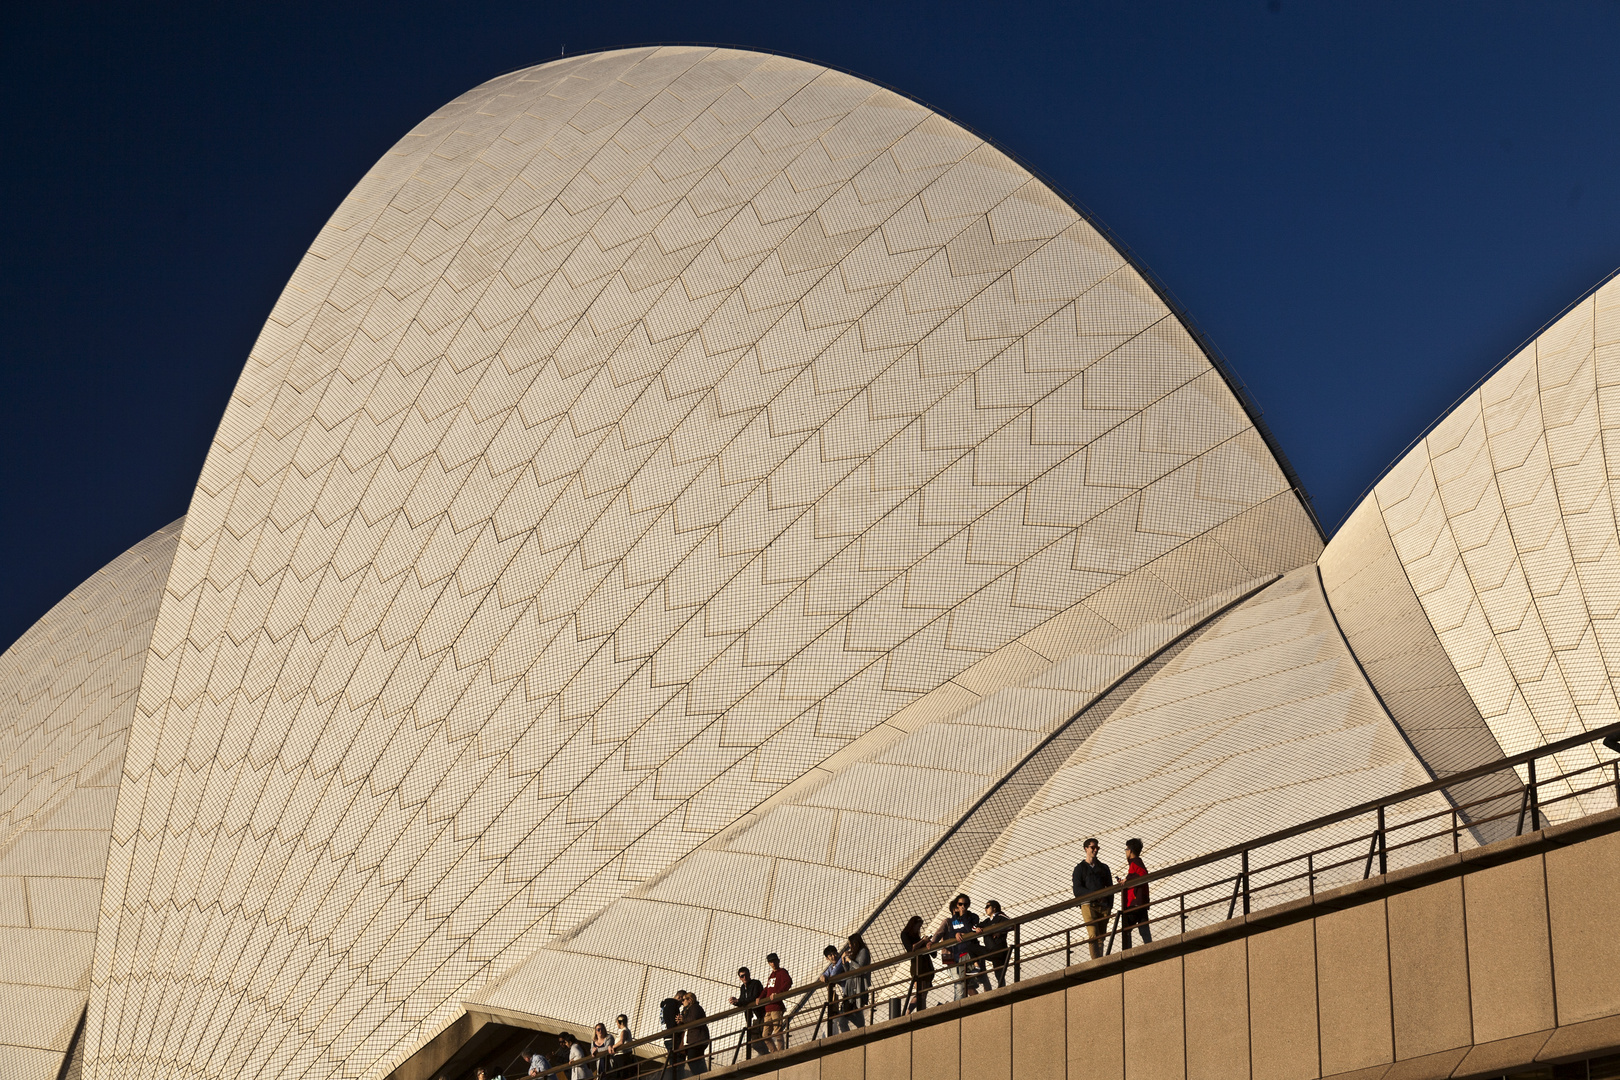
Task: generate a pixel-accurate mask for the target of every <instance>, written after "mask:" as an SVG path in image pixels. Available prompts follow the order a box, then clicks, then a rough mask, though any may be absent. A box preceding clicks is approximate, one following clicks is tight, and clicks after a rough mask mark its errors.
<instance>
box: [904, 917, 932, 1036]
mask: <svg viewBox="0 0 1620 1080" xmlns="http://www.w3.org/2000/svg"><path fill="white" fill-rule="evenodd" d="M922 928H923V917H922V916H921V915H913V916H912V917H911V918H910V919H909V920H908V921H907V922H906V926H905V929H904V930H901V931H900V945H901V947H902V948H904V949H905V950H906V952H908V953H910V954H911V994H910V996H909V997H908V998H907V999H906V1008H905V1011H906V1012H908V1013H914V1012H922V1011H923V1010H924V1009H926V1008H928V991H930V990H932V989H933V988H934V954H933V949H932V944H931V943H928V942H924V941H923V934H922Z"/></svg>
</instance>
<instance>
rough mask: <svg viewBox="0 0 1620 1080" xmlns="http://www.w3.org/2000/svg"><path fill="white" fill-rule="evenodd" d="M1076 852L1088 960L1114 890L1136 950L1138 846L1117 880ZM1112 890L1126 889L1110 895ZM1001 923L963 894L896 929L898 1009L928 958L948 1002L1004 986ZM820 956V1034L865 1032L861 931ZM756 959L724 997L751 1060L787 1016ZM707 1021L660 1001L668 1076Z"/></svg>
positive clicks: (539, 1063)
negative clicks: (904, 971) (902, 979)
mask: <svg viewBox="0 0 1620 1080" xmlns="http://www.w3.org/2000/svg"><path fill="white" fill-rule="evenodd" d="M1081 848H1082V850H1083V851H1084V853H1085V858H1084V859H1083V860H1082V861H1081V862H1079V863H1077V864H1075V867H1074V881H1073V884H1074V895H1075V898H1076V899H1079V898H1081V897H1086V896H1090V897H1091V898H1090V899H1089V900H1085V901H1084V902H1082V903H1081V905H1080V917H1081V919H1082V921H1083V922H1084V924H1085V928H1086V940H1087V944H1088V945H1089V946H1090V949H1091V955H1092V958H1093V959H1095V958H1097V957H1100V956H1102V955H1103V952H1104V948H1105V945H1106V939H1107V936H1108V921H1109V919H1110V918H1112V916H1113V909H1114V895H1115V893H1116V892H1122V893H1123V894H1124V895H1123V898H1122V899H1123V903H1122V905H1121V911H1120V927H1119V929H1120V933H1121V937H1122V947H1123V948H1126V949H1129V948H1130V947H1131V944H1132V942H1131V938H1132V935H1133V933H1140V934H1141V937H1142V942H1143V944H1147V943H1150V942H1152V940H1153V934H1152V931H1151V930H1150V929H1149V924H1148V903H1149V899H1148V886H1147V882H1146V881H1142V882H1140V883H1138V884H1131V881H1132V879H1133V878H1146V877H1147V872H1148V871H1147V867H1146V865H1145V864H1143V862H1142V841H1141V840H1138V839H1135V838H1132V839H1130V840H1127V841H1125V873H1124V874H1122V875H1119V876H1118V877H1115V876H1114V873H1113V871H1112V870H1111V869H1110V868H1109V866H1108V864H1107V863H1105V862H1103V861H1102V860H1101V859H1100V858H1098V854H1099V852H1100V850H1101V844H1100V843H1099V842H1098V841H1097V838H1096V837H1091V838H1089V839H1087V840H1086V842H1085V843H1084V844H1082V845H1081ZM1116 885H1125V886H1126V888H1124V889H1115V888H1114V886H1116ZM1104 890H1108V891H1104ZM1008 921H1010V920H1009V919H1008V916H1007V914H1006V913H1005V912H1004V911H1003V910H1002V907H1001V904H1000V902H999V901H996V900H990V901H987V902H986V903H985V905H984V917H983V918H982V919H981V918H980V917H979V916H978V915H977V914H975V913H974V911H973V901H972V898H971V897H969V896H968V895H967V894H966V893H958V894H957V895H956V897H955V898H954V899H952V901H951V906H950V914H948V915H947V916H946V917H945V918H944V919H943V920H942V921H941V922H940V924H939V927H938V928H937V929H936V930H935V931H934V932H933V934H931V935H929V936H927V937H926V938H925V937H924V936H923V926H924V923H923V917H922V916H921V915H913V916H912V917H911V919H910V921H908V922H907V923H906V925H905V928H904V929H903V930H901V931H900V941H901V944H902V946H903V947H904V949H905V951H906V953H907V954H908V955H909V956H910V961H911V971H910V977H911V983H910V986H909V988H908V992H907V995H906V1000H905V1005H904V1009H903V1011H904V1012H908V1013H911V1012H920V1011H922V1010H923V1009H926V1008H927V1007H928V995H929V993H930V992H931V991H932V989H933V986H934V977H935V972H936V968H935V966H934V956H935V954H936V953H937V954H938V957H939V963H940V966H941V967H943V968H945V969H946V970H947V971H949V972H952V975H951V987H952V999H953V1000H961V999H962V998H964V997H968V996H970V995H972V994H977V993H981V992H984V991H988V990H990V989H991V985H990V980H991V978H992V976H993V977H994V978H995V981H996V986H998V987H1000V986H1006V985H1007V968H1008V966H1009V962H1010V961H1011V960H1012V950H1011V949H1009V948H1008V946H1007V936H1008V935H1007V931H1005V930H1002V931H999V932H998V931H996V930H995V927H996V926H997V925H998V924H1000V923H1005V922H1008ZM822 956H823V958H824V960H825V961H826V966H825V967H824V968H822V971H821V976H820V978H819V980H818V982H819V984H820V985H822V986H823V987H825V988H826V992H827V1011H826V1018H827V1033H828V1034H829V1035H834V1034H838V1033H839V1032H843V1031H850V1030H852V1029H854V1028H858V1027H865V1026H866V1015H865V1014H866V1009H867V1008H868V1007H869V1006H870V1005H871V995H872V976H871V973H870V972H867V971H866V970H864V969H866V968H868V967H870V966H871V964H872V951H871V949H869V948H868V947H867V945H866V942H865V940H863V939H862V937H861V935H860V934H859V933H855V934H851V935H850V936H849V939H848V940H847V941H846V942H845V943H844V945H843V947H842V948H840V947H838V946H837V945H828V946H827V947H826V948H825V949H824V950H822ZM765 963H766V964H767V965H768V967H769V971H768V973H767V974H766V977H765V981H764V982H761V981H760V980H759V979H756V978H754V976H753V974H752V973H751V972H750V971H749V969H748V968H745V967H743V968H738V969H737V993H736V994H735V995H733V996H732V997H731V998H730V999H728V1000H729V1002H730V1004H731V1005H732V1007H734V1008H738V1009H742V1010H743V1017H744V1023H745V1026H746V1031H747V1034H746V1037H745V1040H744V1046H745V1047H746V1049H747V1054H748V1057H750V1058H752V1057H753V1056H754V1055H755V1054H773V1053H779V1052H781V1051H783V1050H785V1049H787V1046H788V1020H789V1016H788V1012H787V1008H786V1001H785V1000H784V999H785V997H786V995H787V993H788V991H790V990H791V989H792V988H793V976H792V975H790V974H789V973H788V971H787V969H786V968H784V967H783V966H782V961H781V958H780V957H778V956H777V955H776V954H775V953H770V954H768V955H767V956H766V957H765ZM707 1018H708V1014H707V1013H705V1012H704V1010H703V1006H702V1004H700V1003H699V1002H698V999H697V995H696V994H694V993H692V992H691V991H688V990H678V991H676V992H675V994H674V996H673V997H668V998H665V999H664V1000H663V1002H662V1003H661V1015H660V1020H661V1021H662V1022H663V1025H664V1029H665V1031H666V1032H667V1034H668V1037H667V1038H665V1039H664V1048H665V1050H666V1051H668V1054H669V1059H668V1060H669V1062H670V1063H671V1064H672V1065H673V1067H674V1068H673V1076H672V1080H679V1078H680V1077H682V1076H683V1075H687V1076H698V1075H701V1074H702V1073H704V1072H706V1071H708V1068H709V1042H710V1040H709V1027H708V1025H707V1024H706V1023H703V1021H704V1020H706V1019H707ZM633 1039H634V1036H633V1035H632V1034H631V1033H630V1025H629V1020H628V1018H627V1017H625V1016H624V1015H623V1014H620V1016H619V1017H618V1018H617V1019H616V1021H615V1027H614V1029H613V1030H611V1031H610V1030H609V1029H608V1026H607V1025H606V1024H597V1025H596V1030H595V1032H594V1033H593V1035H592V1037H591V1040H590V1041H589V1042H588V1043H586V1042H582V1041H581V1040H579V1039H576V1038H574V1036H573V1035H571V1034H569V1033H567V1032H564V1033H563V1034H562V1035H561V1036H560V1037H559V1040H558V1050H557V1058H556V1059H555V1061H552V1060H549V1059H548V1058H547V1057H546V1056H545V1055H544V1054H542V1053H538V1052H535V1053H531V1054H529V1055H528V1060H529V1075H530V1076H538V1075H540V1074H541V1073H543V1072H545V1071H546V1069H548V1068H550V1067H552V1065H553V1064H556V1065H561V1064H563V1063H564V1062H567V1063H569V1064H570V1066H571V1067H570V1068H569V1070H568V1073H567V1078H568V1080H593V1078H599V1077H618V1076H624V1077H630V1076H634V1075H635V1071H636V1059H635V1055H634V1054H633V1053H632V1051H631V1049H630V1043H631V1042H632V1041H633ZM683 1069H684V1072H683ZM478 1080H502V1078H500V1077H494V1078H490V1077H487V1076H486V1075H485V1072H484V1070H483V1069H479V1070H478Z"/></svg>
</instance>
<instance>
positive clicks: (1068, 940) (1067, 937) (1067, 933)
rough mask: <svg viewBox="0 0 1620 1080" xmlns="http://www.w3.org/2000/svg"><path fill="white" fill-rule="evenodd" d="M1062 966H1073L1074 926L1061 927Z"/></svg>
mask: <svg viewBox="0 0 1620 1080" xmlns="http://www.w3.org/2000/svg"><path fill="white" fill-rule="evenodd" d="M1063 966H1064V967H1073V966H1074V927H1072V926H1065V927H1064V928H1063Z"/></svg>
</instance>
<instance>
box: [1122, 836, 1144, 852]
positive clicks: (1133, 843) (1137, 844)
mask: <svg viewBox="0 0 1620 1080" xmlns="http://www.w3.org/2000/svg"><path fill="white" fill-rule="evenodd" d="M1125 850H1126V851H1129V852H1130V853H1131V854H1132V855H1137V856H1140V855H1141V854H1142V841H1140V840H1138V839H1137V838H1136V837H1134V836H1133V837H1131V838H1130V839H1129V840H1127V841H1125Z"/></svg>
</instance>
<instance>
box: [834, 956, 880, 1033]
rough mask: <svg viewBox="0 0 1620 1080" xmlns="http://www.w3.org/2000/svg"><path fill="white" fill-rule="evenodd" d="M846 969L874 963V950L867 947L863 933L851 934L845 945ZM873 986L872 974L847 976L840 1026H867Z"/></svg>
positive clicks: (854, 968) (845, 1027)
mask: <svg viewBox="0 0 1620 1080" xmlns="http://www.w3.org/2000/svg"><path fill="white" fill-rule="evenodd" d="M842 960H843V962H844V970H845V971H854V970H856V969H858V968H863V967H867V966H868V965H870V964H871V963H872V950H870V949H868V948H867V947H866V942H865V941H864V940H862V938H861V935H860V934H858V933H856V934H851V935H849V941H848V942H847V943H846V944H845V945H844V952H843V956H842ZM871 988H872V976H871V975H868V974H865V973H861V974H857V975H849V976H847V977H846V978H845V979H844V981H843V985H842V990H843V998H844V1011H843V1013H842V1014H841V1015H840V1016H839V1028H840V1029H841V1030H843V1031H848V1030H849V1029H850V1028H858V1027H865V1026H866V1006H867V1004H868V997H869V992H870V990H871Z"/></svg>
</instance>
